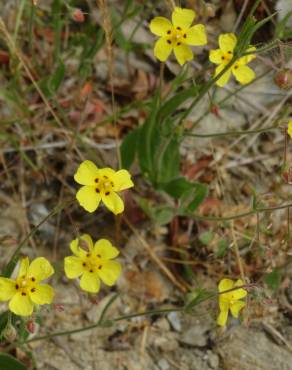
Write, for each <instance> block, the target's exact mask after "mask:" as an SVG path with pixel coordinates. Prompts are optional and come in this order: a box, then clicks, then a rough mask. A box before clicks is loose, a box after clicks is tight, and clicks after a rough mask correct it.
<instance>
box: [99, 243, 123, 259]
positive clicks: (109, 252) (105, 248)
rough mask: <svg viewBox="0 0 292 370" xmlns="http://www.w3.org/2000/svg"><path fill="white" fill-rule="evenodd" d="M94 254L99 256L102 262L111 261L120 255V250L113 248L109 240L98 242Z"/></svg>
mask: <svg viewBox="0 0 292 370" xmlns="http://www.w3.org/2000/svg"><path fill="white" fill-rule="evenodd" d="M93 253H94V254H95V255H99V256H100V258H101V259H102V260H109V259H112V258H115V257H117V256H118V255H119V253H120V252H119V250H118V249H117V248H115V247H114V246H112V244H111V242H110V241H109V240H107V239H100V240H98V241H97V242H96V243H95V245H94V248H93Z"/></svg>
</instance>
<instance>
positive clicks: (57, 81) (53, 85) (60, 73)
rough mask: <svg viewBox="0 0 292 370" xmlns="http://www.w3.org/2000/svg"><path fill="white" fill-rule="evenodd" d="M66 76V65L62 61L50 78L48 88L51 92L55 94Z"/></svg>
mask: <svg viewBox="0 0 292 370" xmlns="http://www.w3.org/2000/svg"><path fill="white" fill-rule="evenodd" d="M64 76H65V65H64V63H63V62H61V61H60V63H59V65H58V67H57V69H56V70H55V72H54V73H53V75H52V76H51V77H50V78H49V80H48V89H49V91H50V94H51V95H53V94H54V93H55V92H56V91H57V90H58V88H59V87H60V85H61V83H62V81H63V79H64Z"/></svg>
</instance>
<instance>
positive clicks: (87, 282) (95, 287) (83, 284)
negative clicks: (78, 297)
mask: <svg viewBox="0 0 292 370" xmlns="http://www.w3.org/2000/svg"><path fill="white" fill-rule="evenodd" d="M80 288H81V289H83V290H85V291H86V292H90V293H97V292H98V291H99V289H100V280H99V278H98V275H97V273H92V272H87V271H86V272H84V274H83V275H82V277H81V279H80Z"/></svg>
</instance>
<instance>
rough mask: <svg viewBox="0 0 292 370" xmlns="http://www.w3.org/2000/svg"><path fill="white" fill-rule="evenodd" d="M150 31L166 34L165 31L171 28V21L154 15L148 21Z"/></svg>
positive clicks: (161, 34)
mask: <svg viewBox="0 0 292 370" xmlns="http://www.w3.org/2000/svg"><path fill="white" fill-rule="evenodd" d="M149 27H150V31H151V32H152V33H154V35H157V36H166V35H167V31H171V30H172V24H171V22H170V21H169V20H168V19H166V18H164V17H155V18H154V19H152V21H151V22H150V26H149Z"/></svg>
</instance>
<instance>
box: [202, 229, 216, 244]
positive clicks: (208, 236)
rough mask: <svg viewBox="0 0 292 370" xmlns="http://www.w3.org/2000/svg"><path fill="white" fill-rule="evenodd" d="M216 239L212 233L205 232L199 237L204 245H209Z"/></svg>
mask: <svg viewBox="0 0 292 370" xmlns="http://www.w3.org/2000/svg"><path fill="white" fill-rule="evenodd" d="M213 238H214V234H213V233H212V231H205V232H204V233H201V234H200V235H199V240H200V242H201V243H202V244H204V245H208V244H209V243H210V242H211V241H212V240H213Z"/></svg>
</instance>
